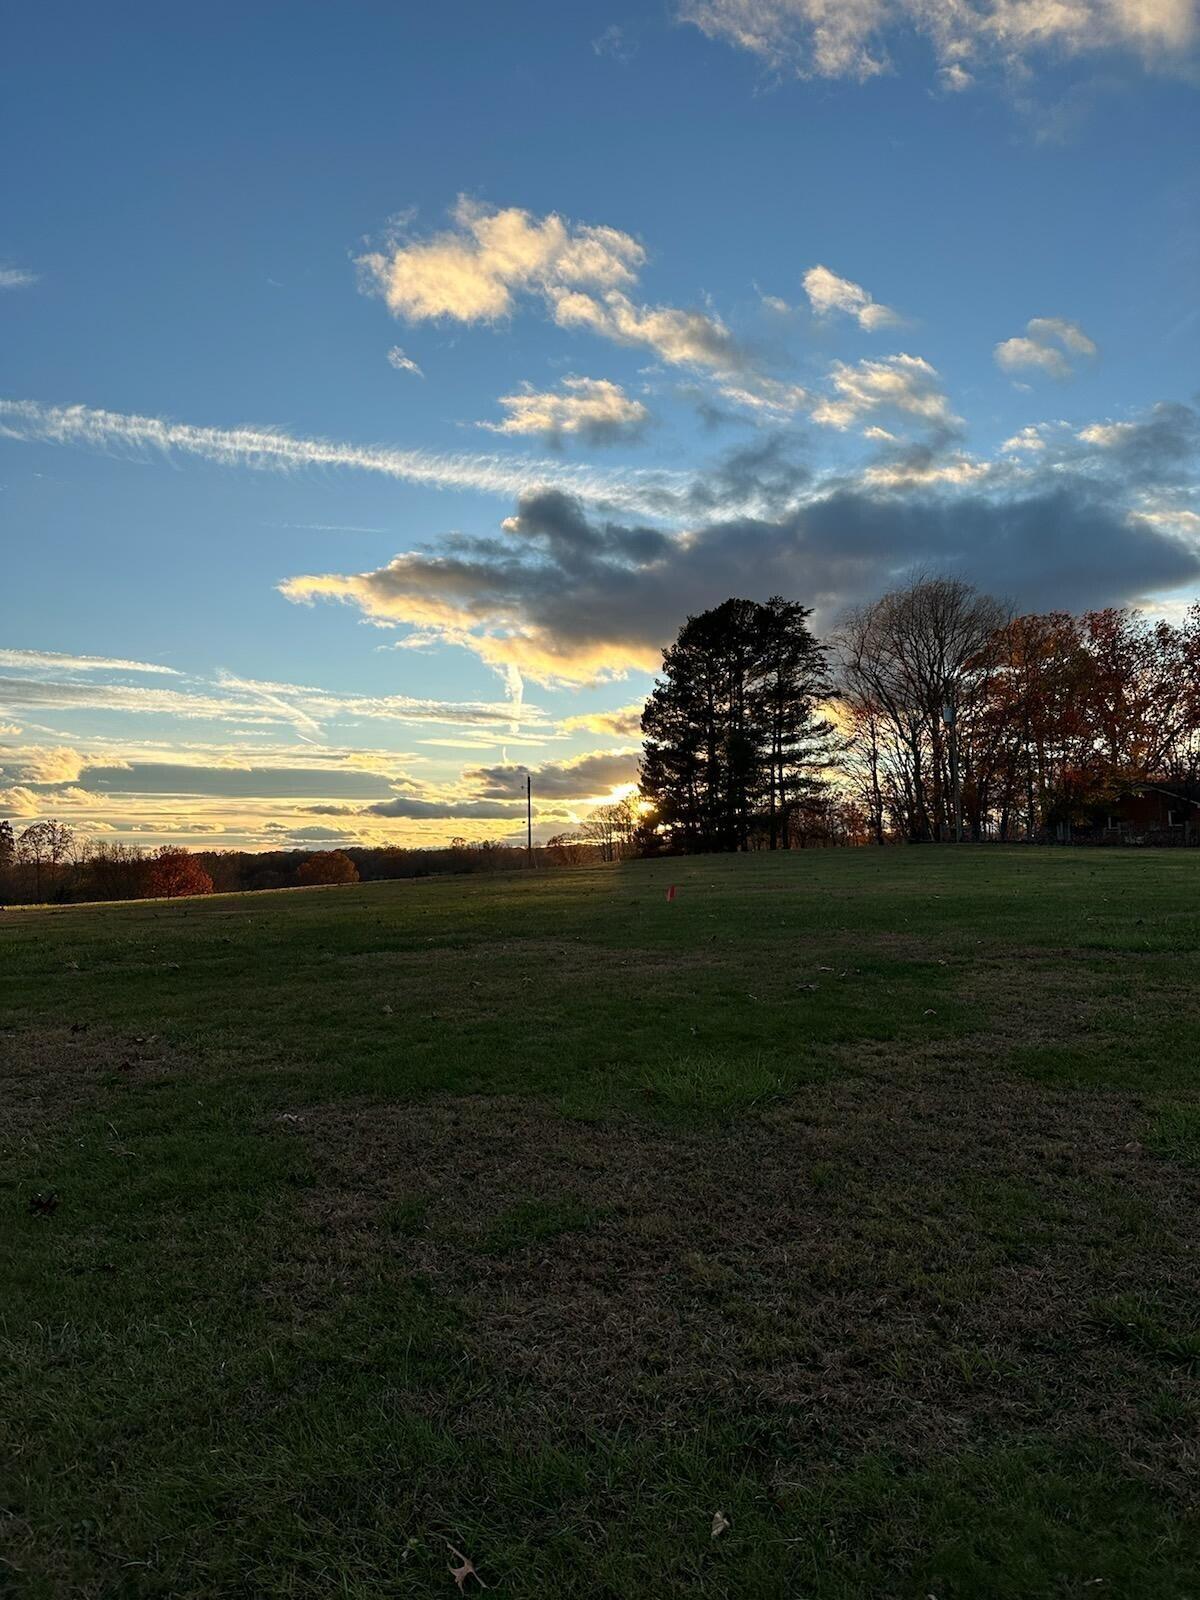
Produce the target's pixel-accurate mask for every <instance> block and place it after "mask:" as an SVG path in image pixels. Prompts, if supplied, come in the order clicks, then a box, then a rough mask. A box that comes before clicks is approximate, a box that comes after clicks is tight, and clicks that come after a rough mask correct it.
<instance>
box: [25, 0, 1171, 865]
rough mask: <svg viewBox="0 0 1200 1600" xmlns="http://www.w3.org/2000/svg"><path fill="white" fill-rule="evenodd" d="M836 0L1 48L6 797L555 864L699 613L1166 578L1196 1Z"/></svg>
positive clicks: (54, 12) (1133, 584) (499, 13)
mask: <svg viewBox="0 0 1200 1600" xmlns="http://www.w3.org/2000/svg"><path fill="white" fill-rule="evenodd" d="M821 12H822V8H821V7H820V6H819V5H817V4H816V0H686V3H674V0H672V3H667V4H664V5H662V6H653V7H640V6H639V7H625V8H622V7H620V6H614V5H613V4H611V3H610V4H577V3H573V4H571V5H567V6H564V5H562V4H532V3H522V4H508V5H503V6H497V5H484V4H457V3H448V4H445V5H442V6H438V7H400V6H396V5H391V4H388V5H384V4H374V5H372V4H364V5H361V6H356V7H353V8H344V7H330V6H327V5H315V4H314V5H308V4H297V3H291V4H287V5H271V4H257V5H255V6H236V7H235V6H232V5H223V4H218V5H213V6H207V7H204V8H199V9H198V8H178V7H168V8H164V7H161V6H154V7H152V6H149V5H145V6H141V5H135V4H126V5H122V6H120V7H117V8H115V9H114V8H101V7H93V6H86V7H85V6H82V5H55V4H50V5H46V6H40V7H25V8H21V9H20V10H19V11H18V12H17V13H16V14H14V15H13V16H11V17H10V21H9V27H8V30H7V33H8V37H7V40H6V50H5V54H4V60H3V63H2V64H0V75H2V83H0V89H2V100H3V107H4V111H3V115H4V119H5V121H6V123H7V127H6V129H5V133H6V138H5V148H6V150H7V151H8V167H9V171H8V179H9V181H8V184H7V194H8V197H9V203H8V205H7V206H6V208H5V212H4V215H3V218H0V285H3V287H0V327H2V329H3V351H4V360H3V373H2V377H0V401H2V402H3V405H0V430H3V431H2V433H0V485H2V487H0V515H2V516H3V521H4V527H5V529H6V534H7V537H6V540H5V577H6V582H5V584H4V585H3V588H2V589H0V646H2V647H3V648H2V649H0V728H2V729H3V732H0V812H7V814H9V815H11V816H13V817H14V819H16V820H17V821H18V822H20V821H22V820H24V819H26V818H32V817H34V816H40V815H46V814H50V813H57V814H61V815H63V816H64V817H66V818H67V819H68V820H71V821H73V822H75V823H76V824H77V825H78V826H79V827H80V829H81V831H84V832H95V833H108V834H111V835H113V836H122V837H123V836H129V837H130V838H131V839H134V840H137V841H141V842H146V843H151V844H153V843H157V842H159V841H160V840H162V839H167V838H171V839H181V840H183V841H185V842H189V843H192V844H195V845H200V844H205V845H210V844H228V845H250V846H252V847H256V846H264V845H267V844H273V843H278V842H282V843H291V842H301V843H303V842H309V841H311V842H313V843H327V842H337V841H338V840H342V839H345V840H366V839H384V838H386V839H393V840H395V841H397V842H416V841H418V840H422V841H424V840H435V839H441V838H446V837H449V836H450V835H452V834H457V833H466V834H468V835H469V836H471V837H482V836H485V835H490V836H498V837H506V836H508V835H509V834H510V833H511V832H512V828H513V819H514V815H515V808H516V807H517V806H518V804H519V802H518V800H517V798H516V791H517V788H518V785H519V784H520V783H522V782H523V769H524V767H525V766H529V767H531V768H532V769H533V770H534V773H535V788H536V789H537V790H538V792H539V793H540V795H541V796H542V800H541V804H540V807H539V831H540V832H541V833H543V834H549V833H552V832H555V831H558V830H559V829H561V828H563V827H565V826H568V825H569V824H570V822H571V820H572V819H573V818H575V817H578V816H579V815H582V814H583V813H584V812H586V809H587V805H588V803H589V802H591V801H594V800H596V799H598V798H605V797H608V796H609V795H611V794H612V793H615V792H618V791H619V790H620V788H621V787H622V785H624V784H626V783H628V782H630V781H632V778H633V775H634V769H635V762H636V719H635V718H634V717H633V716H632V715H631V714H630V712H629V709H628V708H630V707H632V706H635V705H636V703H637V702H638V701H639V699H640V698H641V697H643V696H644V694H645V692H646V689H647V687H648V685H649V683H650V681H651V677H650V669H651V668H652V667H653V664H654V661H655V659H656V654H657V651H658V649H659V648H660V647H661V646H662V645H663V644H665V643H666V642H668V640H669V638H670V637H671V635H672V634H673V632H674V630H675V628H676V627H677V626H678V624H679V622H681V621H682V620H683V617H684V615H685V614H686V613H687V612H688V611H689V610H696V609H698V608H699V607H701V606H703V605H706V604H710V603H716V602H718V601H719V600H721V599H723V598H724V597H725V596H726V595H727V594H729V593H733V592H743V593H755V594H758V593H759V592H760V591H761V594H762V597H765V595H766V593H768V592H771V591H772V590H776V589H782V590H783V591H784V592H786V593H788V594H789V595H792V596H794V597H796V598H798V599H801V600H803V601H805V602H806V603H808V604H811V605H813V606H814V608H815V610H816V620H817V622H818V624H820V625H828V624H829V623H830V622H832V621H833V619H834V618H835V617H836V615H837V612H838V610H839V609H840V608H841V607H842V606H844V605H846V604H848V603H851V602H853V601H854V600H857V599H860V598H863V597H864V596H866V595H869V594H872V593H878V592H879V591H881V590H882V589H884V588H886V587H887V586H888V585H889V583H891V582H893V581H895V579H896V578H897V577H898V576H901V575H903V573H904V572H906V571H907V570H910V569H911V568H912V567H913V566H914V565H920V566H924V567H930V566H934V567H938V568H940V569H945V570H953V571H956V572H961V573H962V574H964V575H965V576H967V577H969V578H972V579H973V580H975V581H978V582H980V583H982V584H984V585H986V586H987V587H990V588H991V589H993V590H994V591H996V592H999V593H1002V594H1003V595H1005V596H1006V597H1007V598H1010V599H1011V600H1012V601H1013V603H1014V604H1016V605H1019V606H1021V607H1037V606H1051V605H1066V606H1071V607H1073V608H1081V607H1084V606H1089V605H1100V604H1108V603H1113V604H1147V605H1150V606H1152V607H1157V608H1165V609H1166V610H1167V611H1168V612H1169V611H1171V610H1172V609H1173V608H1175V607H1178V606H1180V605H1181V604H1183V603H1185V602H1186V601H1187V600H1188V599H1189V598H1191V597H1194V596H1195V595H1196V594H1198V593H1200V519H1198V518H1197V510H1196V500H1195V473H1196V453H1197V443H1198V438H1200V427H1198V424H1197V417H1196V411H1195V406H1196V390H1197V372H1198V370H1200V369H1198V364H1197V359H1196V358H1197V343H1198V335H1200V315H1198V311H1200V307H1198V302H1197V286H1198V284H1200V208H1198V200H1200V177H1198V174H1197V165H1196V158H1195V154H1194V150H1195V147H1196V143H1197V141H1196V131H1197V126H1198V118H1197V97H1196V7H1195V4H1194V0H1053V3H1051V0H978V4H977V5H975V6H974V7H970V8H963V7H956V6H954V5H952V4H951V3H950V0H927V3H925V4H922V5H917V4H916V3H915V0H856V3H855V4H854V5H848V6H846V7H843V8H835V22H834V24H833V25H832V26H831V25H830V23H829V21H828V19H825V20H824V21H823V20H822V15H821ZM389 352H392V356H391V359H390V360H389ZM405 363H411V365H405ZM414 368H415V369H416V370H414ZM506 402H507V403H506ZM168 430H173V431H168ZM397 558H400V559H399V560H397ZM85 658H97V659H91V660H89V659H85ZM104 663H107V664H104ZM131 664H132V665H131ZM147 669H154V670H147ZM159 669H165V670H159Z"/></svg>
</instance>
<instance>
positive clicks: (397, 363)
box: [387, 344, 425, 378]
mask: <svg viewBox="0 0 1200 1600" xmlns="http://www.w3.org/2000/svg"><path fill="white" fill-rule="evenodd" d="M387 359H388V366H389V367H394V368H395V369H396V371H397V372H411V373H412V374H413V375H414V376H415V377H418V378H423V377H424V376H425V374H424V373H423V372H422V371H421V369H420V367H419V366H418V365H417V363H416V362H415V361H414V360H413V358H412V357H411V356H406V355H405V353H404V351H403V350H401V348H400V346H399V345H398V344H394V345H393V346H392V348H391V349H390V350H389V351H388V353H387Z"/></svg>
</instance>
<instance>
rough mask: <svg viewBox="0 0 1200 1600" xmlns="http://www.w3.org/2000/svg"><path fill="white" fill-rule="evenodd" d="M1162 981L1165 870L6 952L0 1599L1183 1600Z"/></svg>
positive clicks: (206, 916) (398, 893)
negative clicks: (478, 1593)
mask: <svg viewBox="0 0 1200 1600" xmlns="http://www.w3.org/2000/svg"><path fill="white" fill-rule="evenodd" d="M670 883H675V884H677V885H678V893H677V896H676V898H675V899H674V901H673V902H668V900H667V898H666V889H667V886H668V884H670ZM1198 956H1200V852H1183V851H1179V852H1170V851H1164V852H1153V851H1145V852H1135V851H1115V850H1114V851H1088V850H1078V851H1054V850H1021V849H1010V850H1006V849H1001V848H991V849H988V848H971V847H967V848H962V849H958V850H955V849H953V848H942V849H935V848H927V849H912V850H894V851H881V852H876V851H844V852H833V851H829V852H823V851H804V852H797V853H795V854H792V855H779V856H774V857H770V858H768V857H766V856H753V857H741V858H737V857H725V858H714V859H709V860H692V861H686V862H683V861H673V862H654V863H629V864H627V865H623V866H617V867H612V868H607V869H597V870H584V871H577V872H563V873H559V874H555V875H550V874H545V875H542V874H533V875H512V876H497V877H494V878H488V877H473V878H463V879H455V880H441V881H436V882H428V883H425V882H421V883H403V884H399V883H397V884H378V885H369V886H363V887H357V888H343V889H330V890H301V891H290V892H282V893H277V894H259V895H254V896H222V897H212V898H210V899H206V900H192V901H182V902H176V903H172V904H165V903H158V904H147V903H139V904H133V905H126V906H121V905H111V906H102V907H82V908H79V907H77V908H68V909H63V910H41V911H6V912H4V913H3V914H2V915H0V985H2V990H0V1162H2V1165H0V1207H2V1212H0V1215H2V1223H0V1273H2V1283H0V1338H2V1342H3V1347H4V1348H3V1351H2V1352H0V1593H3V1594H10V1593H11V1594H13V1595H19V1596H21V1597H22V1600H26V1597H28V1600H49V1597H54V1600H59V1597H67V1596H70V1597H77V1596H79V1597H82V1596H105V1597H108V1596H112V1597H122V1600H124V1597H130V1600H132V1597H142V1596H171V1597H173V1600H175V1597H186V1600H192V1597H195V1600H199V1597H206V1600H207V1597H218V1596H220V1597H235V1596H236V1597H241V1596H245V1597H260V1596H261V1597H282V1596H287V1597H297V1600H299V1597H304V1600H307V1597H312V1600H316V1597H322V1600H324V1597H331V1596H341V1597H346V1596H350V1597H361V1600H365V1597H367V1596H371V1597H375V1596H408V1595H421V1596H424V1595H433V1596H436V1595H453V1594H455V1593H457V1590H456V1587H455V1584H456V1579H455V1577H454V1576H453V1575H452V1572H451V1568H452V1567H455V1568H458V1569H459V1580H461V1582H462V1583H463V1585H464V1589H465V1592H467V1593H472V1592H474V1591H475V1590H476V1589H477V1588H478V1587H479V1582H480V1581H482V1583H483V1584H486V1586H487V1589H488V1591H489V1592H494V1593H497V1594H502V1595H506V1596H511V1597H522V1600H534V1597H538V1600H542V1597H547V1596H554V1597H572V1596H581V1597H582V1596H588V1597H611V1600H618V1597H620V1600H632V1597H635V1596H636V1597H643V1596H646V1597H650V1596H653V1597H662V1596H674V1595H689V1596H693V1595H698V1596H712V1597H726V1596H728V1597H741V1596H745V1597H754V1600H759V1597H762V1600H768V1597H769V1600H783V1597H785V1596H786V1597H789V1600H796V1597H802V1600H851V1597H855V1600H858V1597H868V1596H870V1597H876V1596H878V1597H881V1600H882V1597H887V1600H909V1597H911V1600H926V1597H928V1596H934V1597H936V1600H968V1597H969V1600H986V1597H996V1600H1021V1597H1033V1596H1055V1597H1068V1596H1079V1597H1090V1596H1093V1595H1096V1594H1101V1595H1112V1596H1122V1597H1142V1596H1145V1597H1148V1600H1151V1597H1152V1600H1183V1597H1185V1596H1187V1597H1197V1596H1200V1577H1198V1576H1197V1574H1198V1572H1200V1522H1198V1520H1197V1519H1198V1514H1200V1511H1198V1508H1200V1432H1198V1423H1200V1394H1198V1391H1197V1385H1196V1378H1197V1368H1198V1367H1200V1257H1198V1254H1197V1248H1196V1215H1197V1211H1196V1204H1197V1198H1198V1193H1200V1164H1198V1163H1200V982H1198V979H1200V962H1198ZM714 1529H716V1530H719V1531H716V1532H714ZM460 1553H461V1554H460ZM464 1558H465V1559H466V1560H468V1561H469V1562H470V1563H471V1564H473V1566H474V1569H475V1572H474V1573H472V1572H470V1571H466V1572H464V1571H462V1567H463V1562H464Z"/></svg>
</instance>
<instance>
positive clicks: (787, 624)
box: [642, 596, 831, 850]
mask: <svg viewBox="0 0 1200 1600" xmlns="http://www.w3.org/2000/svg"><path fill="white" fill-rule="evenodd" d="M808 616H809V612H808V610H807V609H806V608H805V607H804V606H801V605H797V604H795V603H793V602H790V601H785V600H783V599H781V598H779V597H778V596H776V597H775V598H773V599H771V600H770V601H768V602H767V604H766V605H760V604H758V603H757V602H756V601H753V600H736V599H734V600H726V601H725V602H724V604H723V605H720V606H717V607H716V608H715V609H714V610H712V611H705V612H702V613H701V614H700V615H699V616H696V617H689V618H688V620H687V622H686V623H685V624H684V626H683V627H682V629H681V630H680V632H679V637H678V638H677V639H676V641H675V643H674V644H673V645H671V646H670V648H669V649H667V650H666V651H664V652H663V676H662V678H661V679H660V681H659V683H658V684H657V686H656V688H655V690H654V692H653V694H652V695H651V696H650V699H649V701H648V703H647V706H646V710H645V713H644V714H643V718H642V731H643V734H644V736H645V757H644V760H643V763H642V790H643V792H644V793H645V794H646V795H647V796H648V797H649V798H650V799H651V800H653V801H654V803H655V805H656V807H657V811H658V818H659V823H660V825H661V826H662V827H664V828H665V829H666V831H667V834H668V836H669V838H670V840H671V842H672V844H673V845H675V846H676V847H678V848H682V849H684V850H741V849H746V848H747V847H748V846H749V844H750V841H751V835H752V833H753V832H754V831H755V829H757V828H760V827H761V828H763V829H764V830H765V832H766V834H767V837H768V841H769V843H770V845H771V847H772V848H773V849H774V848H775V847H776V846H778V845H780V844H783V845H784V846H786V845H787V844H788V842H789V818H790V814H791V810H792V808H793V807H794V805H795V804H796V802H797V801H798V800H799V799H801V798H802V797H803V796H804V795H805V794H807V793H808V792H809V791H810V789H811V787H812V784H813V782H814V778H813V773H814V772H815V771H816V770H817V769H818V768H819V767H820V766H821V765H823V764H824V761H825V747H826V746H827V744H828V739H829V735H830V732H831V730H830V728H829V725H828V724H827V723H823V722H821V721H819V720H818V719H817V717H816V715H815V705H816V703H817V702H818V700H819V698H820V697H821V695H823V694H824V693H825V691H826V687H827V686H826V683H825V670H824V651H823V649H822V647H821V645H820V644H818V642H817V641H816V640H815V639H814V638H813V636H812V634H811V633H810V632H809V630H808V626H807V619H808Z"/></svg>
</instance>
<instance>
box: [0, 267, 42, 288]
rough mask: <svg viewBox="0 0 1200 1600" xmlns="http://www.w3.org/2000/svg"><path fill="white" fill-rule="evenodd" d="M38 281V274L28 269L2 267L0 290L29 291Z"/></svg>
mask: <svg viewBox="0 0 1200 1600" xmlns="http://www.w3.org/2000/svg"><path fill="white" fill-rule="evenodd" d="M37 281H38V275H37V273H36V272H30V271H29V269H28V268H27V267H0V289H28V288H29V287H30V285H31V284H34V283H36V282H37Z"/></svg>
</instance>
